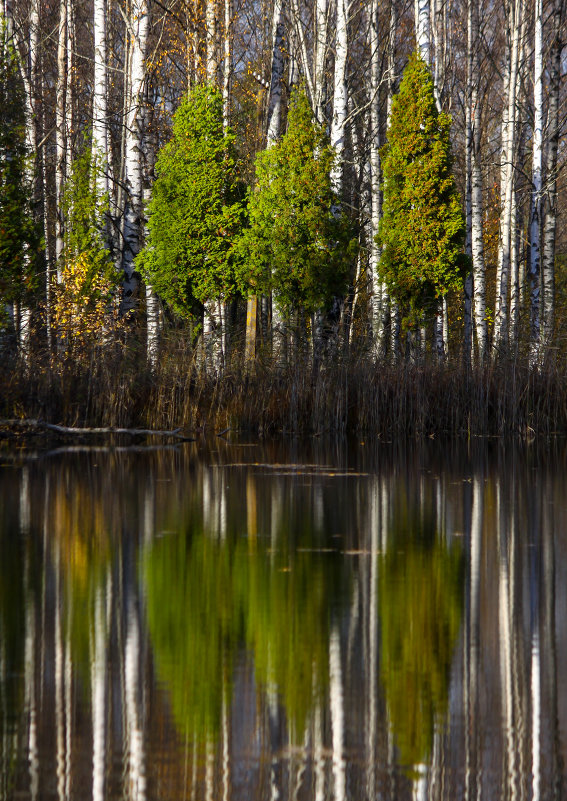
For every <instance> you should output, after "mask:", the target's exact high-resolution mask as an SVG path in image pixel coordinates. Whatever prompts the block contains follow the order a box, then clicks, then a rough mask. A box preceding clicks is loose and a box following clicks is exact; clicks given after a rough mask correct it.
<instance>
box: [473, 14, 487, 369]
mask: <svg viewBox="0 0 567 801" xmlns="http://www.w3.org/2000/svg"><path fill="white" fill-rule="evenodd" d="M478 3H479V0H469V8H468V18H469V23H468V28H469V35H468V48H469V73H470V85H471V92H470V120H471V139H472V150H471V167H470V169H471V175H470V181H471V256H472V263H473V267H472V270H473V315H474V328H475V334H476V356H477V360H478V362H479V363H480V364H482V363H483V362H484V360H485V358H486V351H487V344H488V330H487V324H486V271H485V263H484V239H483V233H482V231H483V211H482V174H481V169H480V134H481V119H480V102H479V95H478V83H479V79H480V75H479V56H478V50H479V29H478V25H479V7H478Z"/></svg>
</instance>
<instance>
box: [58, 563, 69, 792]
mask: <svg viewBox="0 0 567 801" xmlns="http://www.w3.org/2000/svg"><path fill="white" fill-rule="evenodd" d="M61 582H62V578H61V555H60V552H59V548H57V554H56V557H55V599H56V600H55V749H56V773H57V797H58V799H59V801H63V799H66V798H67V796H66V794H65V706H64V675H65V674H64V671H65V653H64V649H63V623H62V606H63V603H62V597H61V595H62V593H61Z"/></svg>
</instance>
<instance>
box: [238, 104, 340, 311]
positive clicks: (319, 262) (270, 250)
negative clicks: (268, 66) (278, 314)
mask: <svg viewBox="0 0 567 801" xmlns="http://www.w3.org/2000/svg"><path fill="white" fill-rule="evenodd" d="M334 158H335V153H334V151H333V149H332V148H331V146H330V144H329V142H328V139H327V137H326V135H325V133H324V130H323V127H322V126H321V125H319V124H317V123H316V122H315V121H314V119H313V114H312V111H311V107H310V105H309V101H308V99H307V96H306V94H305V91H304V90H303V89H297V90H295V91H294V93H293V94H292V96H291V101H290V108H289V114H288V127H287V133H286V134H285V135H284V136H283V137H282V139H281V140H280V141H279V142H278V143H277V144H275V145H273V146H272V147H270V148H268V149H267V150H265V151H263V152H261V153H259V154H258V156H257V158H256V186H255V188H254V190H252V191H251V192H250V193H249V202H248V214H249V220H250V227H249V229H247V230H246V231H245V232H244V235H243V237H242V240H241V243H240V248H241V251H242V252H243V254H244V255H245V262H246V267H245V275H244V280H243V291H246V290H247V287H253V291H254V292H264V293H266V294H268V293H269V292H271V291H273V292H274V295H275V298H276V302H277V303H278V305H279V306H280V309H281V311H282V312H283V313H284V315H287V314H288V313H289V312H290V311H291V310H292V309H297V308H302V309H303V310H304V311H306V312H308V313H309V312H313V311H315V310H316V309H319V308H322V307H324V306H325V305H326V304H327V303H328V302H329V301H330V299H331V298H332V297H333V296H334V295H340V294H342V292H343V291H344V288H345V285H346V279H347V275H348V270H349V266H350V264H351V262H352V258H353V255H354V251H355V248H356V241H355V239H354V238H353V234H352V227H351V224H350V221H349V220H348V219H347V218H346V217H345V216H343V215H341V214H338V215H333V213H332V209H333V208H335V207H337V206H338V203H337V199H336V197H335V194H334V193H333V190H332V187H331V180H330V172H331V167H332V164H333V161H334ZM248 291H250V290H249V289H248Z"/></svg>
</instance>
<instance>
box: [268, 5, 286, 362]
mask: <svg viewBox="0 0 567 801" xmlns="http://www.w3.org/2000/svg"><path fill="white" fill-rule="evenodd" d="M273 14H274V15H273V19H272V69H271V77H270V90H269V95H268V116H267V131H266V147H271V146H272V145H274V144H275V143H276V142H277V140H278V139H279V137H280V132H281V118H282V102H283V77H284V65H285V59H284V37H285V21H284V0H275V2H274V12H273ZM285 340H286V326H285V323H284V318H283V315H282V312H281V310H280V309H279V307H278V303H277V296H276V294H275V293H274V294H273V295H272V356H273V357H274V359H275V360H276V361H278V362H279V361H281V360H282V359H284V357H285Z"/></svg>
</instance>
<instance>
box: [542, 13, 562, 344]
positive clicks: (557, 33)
mask: <svg viewBox="0 0 567 801" xmlns="http://www.w3.org/2000/svg"><path fill="white" fill-rule="evenodd" d="M563 8H564V0H554V3H553V36H552V41H551V52H550V59H549V67H548V69H549V97H548V104H547V105H548V112H547V130H548V135H547V155H546V165H545V168H546V214H545V221H544V225H543V258H542V281H541V284H542V306H543V309H542V340H543V343H544V344H545V345H548V344H549V343H550V342H551V339H552V337H553V329H554V318H555V244H556V231H557V151H558V146H559V91H560V86H561V52H562V47H563V42H562V37H561V20H562V16H563Z"/></svg>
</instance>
